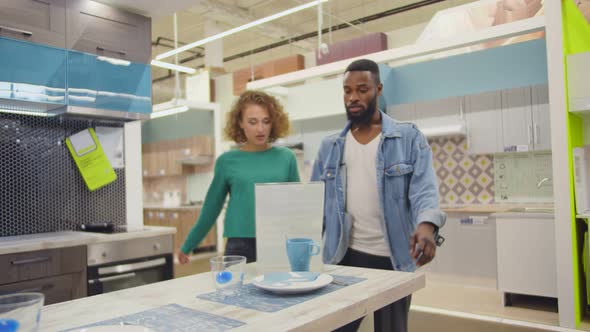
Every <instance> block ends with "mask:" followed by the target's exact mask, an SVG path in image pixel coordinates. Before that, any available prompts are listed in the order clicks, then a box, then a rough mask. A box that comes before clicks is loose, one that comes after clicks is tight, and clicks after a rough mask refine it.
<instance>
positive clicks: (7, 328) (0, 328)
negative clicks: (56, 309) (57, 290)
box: [0, 293, 45, 332]
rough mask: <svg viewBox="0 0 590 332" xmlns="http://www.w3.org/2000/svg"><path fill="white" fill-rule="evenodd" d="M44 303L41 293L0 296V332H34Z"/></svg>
mask: <svg viewBox="0 0 590 332" xmlns="http://www.w3.org/2000/svg"><path fill="white" fill-rule="evenodd" d="M44 301H45V296H44V295H43V294H41V293H16V294H9V295H3V296H0V332H16V331H18V332H36V331H37V329H38V328H39V319H40V318H41V308H42V307H43V303H44Z"/></svg>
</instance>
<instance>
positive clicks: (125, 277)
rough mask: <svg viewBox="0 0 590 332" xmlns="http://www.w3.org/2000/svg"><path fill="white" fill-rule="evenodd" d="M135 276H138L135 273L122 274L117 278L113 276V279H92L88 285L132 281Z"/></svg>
mask: <svg viewBox="0 0 590 332" xmlns="http://www.w3.org/2000/svg"><path fill="white" fill-rule="evenodd" d="M135 276H137V274H136V273H135V272H131V273H125V274H120V275H116V276H112V277H104V278H98V279H91V280H88V284H90V285H94V284H96V283H98V282H100V283H105V282H109V281H116V280H123V279H131V278H134V277H135Z"/></svg>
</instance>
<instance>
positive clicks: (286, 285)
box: [252, 272, 334, 294]
mask: <svg viewBox="0 0 590 332" xmlns="http://www.w3.org/2000/svg"><path fill="white" fill-rule="evenodd" d="M290 274H291V275H293V277H294V278H293V279H294V280H297V279H298V278H297V277H298V273H297V272H290ZM266 275H267V276H268V275H272V273H268V274H266ZM264 277H265V275H264V274H263V275H259V276H257V277H256V278H254V280H252V284H253V285H254V286H256V287H258V288H260V289H264V290H266V291H269V292H273V293H277V294H298V293H307V292H311V291H314V290H316V289H320V288H322V287H326V286H327V285H329V284H330V283H331V282H332V280H334V278H332V276H331V275H329V274H326V273H321V274H319V275H318V276H317V278H316V279H315V280H312V281H290V280H285V281H284V282H273V283H269V282H265V281H264Z"/></svg>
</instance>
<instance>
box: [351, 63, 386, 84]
mask: <svg viewBox="0 0 590 332" xmlns="http://www.w3.org/2000/svg"><path fill="white" fill-rule="evenodd" d="M349 71H369V72H371V74H373V78H374V79H375V84H379V83H381V78H380V77H379V65H378V64H377V63H376V62H375V61H373V60H369V59H359V60H355V61H353V62H352V63H351V64H349V65H348V67H346V70H345V71H344V72H345V73H348V72H349Z"/></svg>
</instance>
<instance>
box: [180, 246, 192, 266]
mask: <svg viewBox="0 0 590 332" xmlns="http://www.w3.org/2000/svg"><path fill="white" fill-rule="evenodd" d="M178 261H179V262H180V264H182V265H184V264H187V263H190V261H191V260H190V258H189V255H187V254H185V253H184V252H182V250H180V249H179V250H178Z"/></svg>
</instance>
